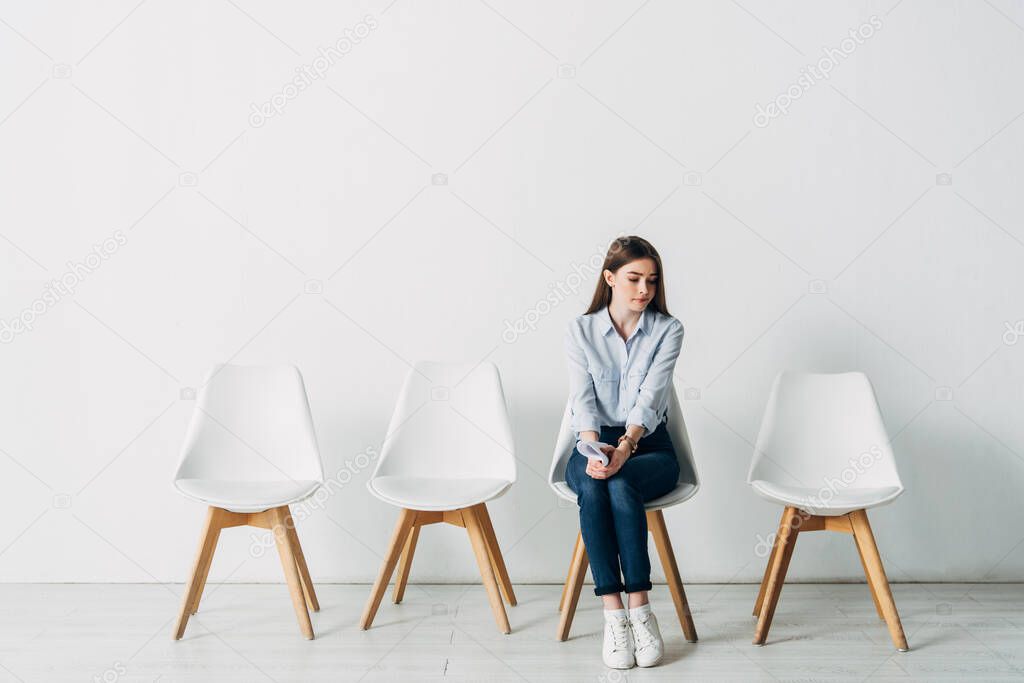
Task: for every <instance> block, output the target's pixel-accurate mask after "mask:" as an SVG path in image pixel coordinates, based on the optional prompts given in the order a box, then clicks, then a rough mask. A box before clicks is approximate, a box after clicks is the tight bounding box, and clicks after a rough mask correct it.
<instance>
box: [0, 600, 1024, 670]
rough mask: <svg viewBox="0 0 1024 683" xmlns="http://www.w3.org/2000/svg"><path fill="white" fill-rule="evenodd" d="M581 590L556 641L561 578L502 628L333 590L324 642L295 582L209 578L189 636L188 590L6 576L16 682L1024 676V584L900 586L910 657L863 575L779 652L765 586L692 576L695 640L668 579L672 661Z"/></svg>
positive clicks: (804, 615) (4, 664)
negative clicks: (655, 657)
mask: <svg viewBox="0 0 1024 683" xmlns="http://www.w3.org/2000/svg"><path fill="white" fill-rule="evenodd" d="M591 588H592V587H591V586H589V585H588V586H586V587H585V588H584V595H583V597H581V600H580V608H579V611H578V612H577V615H576V622H575V625H574V628H573V632H572V637H571V638H570V640H569V641H567V642H565V643H558V642H556V641H555V639H554V635H555V627H556V624H557V612H556V609H557V604H558V599H559V596H560V593H561V587H560V586H554V585H550V586H529V585H522V584H520V585H517V586H516V593H517V595H518V597H519V606H518V607H513V608H509V619H510V621H511V623H512V634H511V635H507V636H506V635H502V634H500V633H499V632H498V631H497V629H496V628H495V626H494V619H493V617H492V615H491V610H490V607H489V606H488V603H487V597H486V595H485V593H484V590H483V588H482V587H481V586H479V585H470V586H459V585H410V586H409V589H408V591H407V592H406V596H405V601H404V602H403V604H402V605H401V606H395V605H393V604H391V603H390V601H385V602H384V603H383V604H382V605H381V608H380V611H379V612H378V614H377V619H376V621H375V622H374V626H373V628H372V629H371V630H369V631H366V632H362V631H360V630H359V628H358V625H357V622H358V619H359V615H360V612H361V611H362V607H363V603H364V602H365V600H366V596H367V594H368V592H369V586H368V585H332V584H319V585H318V586H317V592H318V594H319V597H320V603H321V605H322V611H321V612H319V613H318V614H314V615H313V626H314V628H315V629H316V634H317V639H316V640H315V641H306V640H304V639H303V638H302V636H301V635H300V633H299V629H298V626H297V624H296V621H295V614H294V612H293V611H292V605H291V602H290V600H289V598H288V591H287V589H286V588H285V586H284V585H269V584H262V585H253V584H227V585H211V586H209V587H208V592H207V595H206V596H205V598H204V600H203V603H202V606H201V607H200V610H199V613H198V614H197V615H196V616H195V617H193V618H192V620H190V622H189V625H188V630H187V632H186V633H185V637H184V639H183V640H181V641H178V642H173V641H172V640H171V630H172V628H173V626H174V618H175V615H176V614H177V610H178V606H179V602H180V599H179V597H180V595H181V591H182V586H181V585H180V584H179V585H166V586H161V585H95V584H70V585H68V584H61V585H46V584H34V585H12V584H6V585H0V605H2V607H0V680H2V681H8V680H11V681H18V680H21V681H46V682H47V683H51V682H58V681H93V680H98V681H108V682H111V683H113V682H114V681H117V682H118V683H128V682H129V681H147V682H150V681H157V680H159V681H160V682H161V683H168V682H170V681H195V682H198V681H218V682H220V681H223V682H227V683H233V682H236V681H237V682H242V681H246V682H249V681H281V682H284V681H296V682H298V681H303V682H304V681H321V680H322V681H328V680H330V681H337V680H366V681H384V680H404V681H410V682H418V681H425V680H459V681H487V682H488V683H491V682H493V681H505V680H509V681H513V680H515V681H523V680H526V681H590V682H593V683H601V682H609V683H614V682H617V681H643V680H654V679H659V680H668V679H672V680H680V679H682V680H735V681H759V680H765V681H771V680H810V679H814V680H819V679H831V680H864V679H867V678H868V677H870V678H871V679H872V680H899V681H910V680H913V681H925V680H945V681H952V680H957V681H962V680H979V681H980V680H984V681H992V680H1024V584H1010V585H1007V584H1002V585H999V584H988V585H977V584H973V585H972V584H897V585H895V586H894V593H895V597H896V604H897V605H898V607H899V610H900V615H901V617H902V619H903V626H904V629H905V630H906V633H907V637H908V639H909V641H910V646H911V648H912V650H911V651H910V652H908V653H898V652H896V651H895V650H894V649H893V646H892V643H891V642H890V640H889V634H888V633H887V632H886V629H885V625H884V624H883V623H882V622H881V621H879V619H878V617H877V616H876V615H875V608H874V606H873V604H872V602H871V596H870V595H869V593H868V589H867V587H866V586H865V585H864V584H860V585H857V584H802V585H801V584H790V585H787V586H786V587H785V589H784V590H783V593H782V599H781V601H780V603H779V607H778V611H777V612H776V615H775V621H774V623H773V624H772V629H771V633H770V635H769V640H768V645H767V646H766V647H762V648H759V647H755V646H753V645H752V644H751V642H750V641H751V638H752V636H753V632H754V619H753V617H751V616H750V612H751V608H752V606H753V601H754V598H755V597H756V595H757V586H754V585H688V586H687V594H688V597H689V599H690V605H691V606H692V608H693V610H694V617H695V620H696V623H697V629H698V633H699V635H700V642H699V643H697V644H694V645H691V644H688V643H686V642H685V641H684V640H683V638H682V634H681V632H680V629H679V623H678V622H677V621H675V620H674V614H673V610H672V606H671V602H670V598H669V596H668V591H667V590H666V588H665V587H664V586H656V587H655V593H653V594H652V595H653V596H654V598H655V599H654V603H655V611H656V613H657V614H658V616H659V618H660V620H661V623H662V630H663V632H664V635H665V640H666V643H667V656H666V661H665V663H664V664H663V665H661V666H659V667H656V668H653V669H647V670H638V669H632V670H630V671H628V672H625V673H617V672H612V671H609V670H607V669H605V668H604V667H603V666H602V664H601V661H600V653H599V648H600V642H601V641H600V626H601V612H600V607H599V603H598V602H597V599H596V598H594V597H593V595H592V593H591ZM389 598H390V594H389Z"/></svg>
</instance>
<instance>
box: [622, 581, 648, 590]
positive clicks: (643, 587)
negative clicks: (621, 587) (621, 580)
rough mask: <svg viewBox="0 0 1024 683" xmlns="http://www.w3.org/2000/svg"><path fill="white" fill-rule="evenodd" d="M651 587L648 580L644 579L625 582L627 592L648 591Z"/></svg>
mask: <svg viewBox="0 0 1024 683" xmlns="http://www.w3.org/2000/svg"><path fill="white" fill-rule="evenodd" d="M651 588H653V586H652V585H651V582H650V581H644V582H643V583H627V584H626V591H625V592H627V593H639V592H640V591H649V590H651Z"/></svg>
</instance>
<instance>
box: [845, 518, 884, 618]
mask: <svg viewBox="0 0 1024 683" xmlns="http://www.w3.org/2000/svg"><path fill="white" fill-rule="evenodd" d="M847 517H849V515H847ZM850 525H851V527H852V525H853V520H852V519H851V520H850ZM853 540H854V543H856V545H857V554H858V555H859V556H860V566H861V567H862V568H863V569H864V577H865V578H866V579H867V582H868V588H869V589H870V590H871V600H872V601H873V602H874V603H875V613H876V614H878V618H879V619H881V620H882V621H885V614H883V613H882V603H880V602H879V601H878V592H877V591H876V590H875V584H873V583H872V582H871V573H870V572H868V563H867V562H866V561H865V560H864V549H863V548H862V547H861V544H860V539H858V538H857V534H853Z"/></svg>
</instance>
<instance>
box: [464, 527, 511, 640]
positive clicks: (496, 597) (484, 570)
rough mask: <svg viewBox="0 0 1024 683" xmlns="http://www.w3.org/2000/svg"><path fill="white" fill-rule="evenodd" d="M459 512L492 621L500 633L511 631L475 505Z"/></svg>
mask: <svg viewBox="0 0 1024 683" xmlns="http://www.w3.org/2000/svg"><path fill="white" fill-rule="evenodd" d="M461 512H462V519H463V521H464V522H465V524H466V531H467V532H468V533H469V541H470V543H471V544H472V545H473V554H474V555H476V564H477V567H479V569H480V578H482V579H483V582H484V588H486V589H487V598H488V600H490V603H491V611H492V612H494V621H495V622H497V624H498V630H500V631H501V632H502V633H511V632H512V627H511V626H509V623H508V614H506V613H505V605H504V603H502V601H501V590H500V589H499V588H498V582H497V581H496V580H495V578H494V571H493V570H492V569H491V557H490V555H489V553H488V552H487V539H486V538H485V536H484V530H483V524H482V523H481V522H480V515H479V513H478V512H477V509H476V508H475V507H471V508H463V509H462V511H461Z"/></svg>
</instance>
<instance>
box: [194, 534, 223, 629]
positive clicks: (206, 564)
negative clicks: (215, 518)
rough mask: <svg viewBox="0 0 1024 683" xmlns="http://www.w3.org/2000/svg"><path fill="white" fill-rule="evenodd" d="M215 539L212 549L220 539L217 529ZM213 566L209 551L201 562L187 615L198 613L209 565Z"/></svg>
mask: <svg viewBox="0 0 1024 683" xmlns="http://www.w3.org/2000/svg"><path fill="white" fill-rule="evenodd" d="M214 533H215V534H216V537H215V538H214V539H213V545H214V549H216V546H217V540H218V539H219V538H220V528H219V527H218V528H217V529H216V531H215V532H214ZM212 564H213V552H212V551H211V552H210V553H209V554H207V555H206V557H205V558H204V560H203V567H202V569H201V570H200V573H199V585H198V586H197V587H196V591H195V597H194V598H193V600H192V607H191V609H190V610H189V614H195V613H196V612H198V611H199V601H200V600H202V599H203V591H204V590H205V589H206V579H207V578H209V576H210V565H212Z"/></svg>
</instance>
